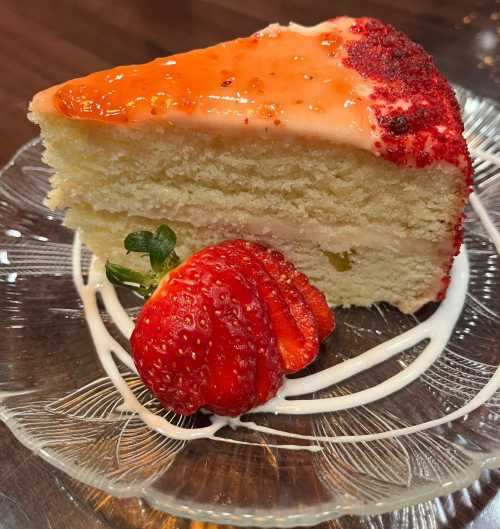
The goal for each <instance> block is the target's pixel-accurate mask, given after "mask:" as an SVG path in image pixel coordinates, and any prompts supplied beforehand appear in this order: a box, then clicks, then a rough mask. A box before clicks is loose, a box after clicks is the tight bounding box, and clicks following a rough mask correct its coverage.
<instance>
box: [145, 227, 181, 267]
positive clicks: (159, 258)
mask: <svg viewBox="0 0 500 529" xmlns="http://www.w3.org/2000/svg"><path fill="white" fill-rule="evenodd" d="M176 242H177V237H176V235H175V233H174V232H173V231H172V230H171V229H170V228H169V227H168V226H167V225H166V224H160V226H158V228H157V230H156V231H155V233H154V235H153V236H152V238H151V241H150V243H149V260H150V262H151V268H152V269H153V270H154V271H155V272H163V271H164V268H165V267H164V265H165V261H166V260H167V257H169V255H170V254H171V253H172V252H173V251H174V248H175V244H176Z"/></svg>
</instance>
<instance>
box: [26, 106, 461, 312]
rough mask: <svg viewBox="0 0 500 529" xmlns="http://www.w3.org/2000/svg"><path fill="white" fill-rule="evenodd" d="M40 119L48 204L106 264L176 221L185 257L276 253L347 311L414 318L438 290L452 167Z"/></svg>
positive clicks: (325, 146) (455, 202) (454, 193)
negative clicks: (216, 249) (228, 249)
mask: <svg viewBox="0 0 500 529" xmlns="http://www.w3.org/2000/svg"><path fill="white" fill-rule="evenodd" d="M32 119H34V120H35V121H36V122H38V123H39V124H40V125H41V128H42V135H43V138H44V143H45V146H46V149H47V150H46V153H45V161H46V162H47V163H48V164H49V165H50V166H52V167H53V168H54V169H55V176H54V177H53V179H52V185H53V191H52V193H51V194H50V197H49V200H48V204H49V206H50V207H53V208H69V213H68V218H67V223H68V225H69V226H71V227H73V228H80V229H82V230H83V232H84V240H85V241H86V242H87V243H88V244H89V246H90V248H91V249H92V250H93V251H95V252H96V253H97V254H98V255H99V256H100V257H102V258H106V257H108V256H109V255H113V257H114V258H117V257H118V255H117V253H116V251H117V249H118V248H119V247H120V240H121V238H123V236H124V235H126V233H127V231H130V230H132V229H144V228H148V229H153V228H154V227H156V225H157V224H158V223H159V222H160V221H168V223H170V224H171V225H172V227H173V228H174V229H176V230H177V231H179V233H178V235H179V240H180V244H181V250H182V252H183V253H184V255H187V254H188V253H189V252H191V251H193V250H195V249H199V248H200V247H201V246H203V245H204V244H207V243H211V242H216V241H219V240H221V239H224V238H230V237H243V238H248V239H252V240H258V241H261V242H263V243H266V244H269V245H273V246H276V247H278V248H279V249H281V250H282V251H284V253H285V254H286V256H287V258H289V259H291V260H292V261H293V262H295V263H296V264H297V266H298V267H299V268H300V269H302V270H303V271H305V272H306V273H308V274H309V275H310V276H311V277H312V278H313V280H314V282H315V283H316V285H317V286H318V287H319V288H321V289H322V290H323V291H325V293H326V294H327V295H328V298H329V299H330V300H331V301H332V302H334V303H337V304H345V305H351V304H354V305H370V304H372V303H374V302H379V301H388V302H390V303H392V304H394V305H396V306H398V307H400V308H401V310H403V311H406V312H408V311H413V310H416V309H417V308H418V307H420V306H421V305H422V304H423V303H425V302H426V301H428V300H432V299H435V297H436V295H437V293H438V291H439V290H440V288H441V279H442V277H443V274H444V273H445V270H446V269H447V267H448V265H449V261H450V253H451V251H452V246H453V235H454V233H453V232H454V226H455V225H456V223H457V219H458V217H459V215H460V213H461V211H462V208H463V197H464V196H465V189H464V188H465V183H464V177H463V175H462V173H461V172H460V171H459V170H458V169H457V168H455V167H452V166H450V165H447V164H441V165H439V166H434V167H431V168H425V169H410V168H402V167H398V166H396V165H394V164H392V163H390V162H388V161H386V160H383V159H381V158H377V157H376V156H374V155H373V154H372V153H370V152H367V151H362V150H359V149H356V148H354V147H348V146H343V145H334V144H331V143H327V142H320V141H314V142H313V141H311V140H307V139H305V138H297V137H285V136H283V137H281V138H278V137H274V138H272V139H271V138H265V137H263V136H262V134H250V133H244V132H242V133H241V134H239V135H226V136H224V135H217V134H214V133H213V131H212V132H211V133H209V132H203V131H196V130H190V131H188V130H185V129H179V128H175V127H173V126H171V125H169V124H168V122H161V123H156V124H155V125H153V124H151V123H145V124H142V125H140V126H131V125H126V126H125V125H105V124H101V123H96V122H92V121H84V120H69V119H67V118H65V117H63V116H60V115H54V114H44V115H40V114H38V115H32ZM345 252H347V253H348V254H349V267H350V269H349V270H345V271H343V272H340V271H339V270H337V269H336V268H335V266H334V264H335V263H336V261H338V259H339V256H340V258H341V259H342V258H344V257H345V255H344V253H345ZM332 262H333V263H334V264H332ZM337 264H338V263H337Z"/></svg>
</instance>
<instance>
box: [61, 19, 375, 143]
mask: <svg viewBox="0 0 500 529" xmlns="http://www.w3.org/2000/svg"><path fill="white" fill-rule="evenodd" d="M342 35H345V36H346V37H347V38H349V39H351V40H352V39H355V38H357V37H356V36H355V35H353V34H352V33H350V34H349V32H348V31H347V28H346V30H345V31H344V30H340V31H339V30H338V29H337V28H335V30H333V26H332V31H331V32H323V33H318V34H314V35H305V34H301V33H298V32H294V31H276V32H265V31H264V32H260V33H257V34H255V35H253V36H251V37H248V38H241V39H236V40H233V41H230V42H227V43H222V44H219V45H217V46H213V47H211V48H206V49H202V50H194V51H191V52H189V53H182V54H178V55H173V56H170V57H167V58H160V59H156V60H154V61H152V62H150V63H147V64H142V65H132V66H120V67H117V68H113V69H110V70H106V71H102V72H97V73H94V74H91V75H88V76H87V77H83V78H80V79H75V80H73V81H69V82H67V83H65V84H63V85H61V86H60V87H59V89H58V90H57V91H56V92H55V95H54V101H53V102H54V105H55V107H56V108H57V109H58V110H59V111H60V112H62V113H63V114H65V115H66V116H68V117H72V118H80V119H92V120H99V121H106V122H114V123H131V122H138V121H142V120H144V119H152V118H156V117H163V118H167V119H168V118H172V119H173V118H174V116H179V113H181V114H183V115H189V116H190V117H202V118H203V117H205V118H211V119H212V120H217V118H221V119H223V120H224V121H225V122H226V123H227V121H228V120H231V119H233V120H236V121H237V122H239V123H240V124H245V125H248V124H257V123H256V120H258V122H259V123H260V124H264V126H266V127H267V126H269V127H279V126H280V125H283V126H286V125H287V124H288V123H293V124H297V123H301V124H307V127H308V128H310V129H311V130H314V129H315V128H316V129H317V128H318V127H319V128H320V129H321V128H322V129H326V127H328V128H331V127H332V126H341V127H347V128H348V129H349V130H351V131H352V133H353V134H355V135H357V136H358V137H359V136H360V135H361V136H363V138H362V140H361V141H362V142H364V143H365V145H364V146H366V147H368V146H369V145H371V144H372V140H371V136H372V130H373V127H372V123H371V117H370V116H371V113H370V111H369V104H370V101H369V99H368V97H366V96H363V95H361V94H360V93H358V88H359V86H360V85H361V86H366V80H364V79H363V78H362V77H361V76H360V75H359V73H358V72H356V71H355V70H353V69H350V68H346V67H345V66H344V65H343V64H342V58H343V57H344V56H345V49H344V44H345V42H344V38H343V36H342ZM291 87H292V89H291ZM358 139H359V138H358Z"/></svg>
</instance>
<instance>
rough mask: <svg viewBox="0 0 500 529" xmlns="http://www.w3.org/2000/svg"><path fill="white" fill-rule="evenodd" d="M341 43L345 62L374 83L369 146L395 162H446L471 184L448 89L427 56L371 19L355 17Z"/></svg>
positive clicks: (458, 120)
mask: <svg viewBox="0 0 500 529" xmlns="http://www.w3.org/2000/svg"><path fill="white" fill-rule="evenodd" d="M351 31H352V32H353V33H355V34H357V35H359V36H360V38H359V39H358V40H353V41H350V42H348V43H346V48H347V57H345V58H344V60H343V63H344V65H345V66H347V67H350V68H354V69H355V70H356V71H357V72H358V73H360V74H361V75H362V76H363V77H365V78H368V79H371V80H373V81H375V82H380V85H378V86H377V87H376V88H375V90H374V92H373V94H372V95H371V98H372V99H373V101H374V105H373V110H374V113H375V116H376V118H377V121H378V124H379V126H380V127H381V130H382V134H381V138H380V141H379V142H376V143H375V149H376V150H377V151H378V152H379V154H380V155H381V156H383V157H384V158H386V159H388V160H391V161H392V162H394V163H396V164H399V165H406V164H408V162H409V160H411V161H413V162H414V164H415V165H416V166H417V167H425V166H428V165H431V164H432V163H435V162H439V161H446V162H449V163H451V164H452V165H455V166H457V167H459V168H460V169H462V171H463V172H464V174H465V175H466V176H467V185H471V184H472V179H471V177H472V165H471V161H470V158H469V154H468V152H467V146H466V143H465V140H464V139H463V137H462V133H463V124H462V120H461V117H460V110H459V107H458V103H457V101H456V99H455V96H454V94H453V91H452V89H451V87H450V85H449V84H448V82H447V81H446V79H445V78H444V77H443V76H442V75H441V74H440V73H439V71H438V70H437V68H436V66H435V65H434V62H433V60H432V57H431V56H430V55H429V54H428V53H426V52H425V50H424V49H423V48H422V46H420V45H418V44H415V43H414V42H412V41H411V40H410V39H409V38H408V37H407V36H406V35H405V34H404V33H401V32H400V31H396V29H394V27H392V26H391V25H389V24H384V23H383V22H381V21H380V20H377V19H373V18H359V19H356V23H355V24H353V26H352V27H351Z"/></svg>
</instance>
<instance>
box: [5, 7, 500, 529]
mask: <svg viewBox="0 0 500 529" xmlns="http://www.w3.org/2000/svg"><path fill="white" fill-rule="evenodd" d="M344 14H346V15H351V16H375V17H379V18H382V19H383V20H385V21H387V22H390V23H392V24H394V25H395V26H397V27H398V28H399V29H401V30H403V31H405V32H406V33H408V34H409V35H410V36H411V37H412V38H413V39H414V40H416V41H417V42H419V43H421V44H422V45H424V47H425V48H426V49H427V51H429V52H430V53H431V54H432V55H433V56H434V57H435V60H436V63H437V64H438V66H439V67H440V69H441V70H442V71H443V73H444V74H445V75H447V76H448V78H449V79H450V81H452V82H454V83H458V84H461V85H463V86H465V87H467V88H469V89H471V90H473V91H475V92H476V93H477V94H480V95H483V96H488V97H491V98H494V99H497V100H500V90H499V86H500V69H499V68H500V63H499V50H500V44H499V42H500V0H485V1H479V0H468V1H465V0H458V1H457V0H441V1H436V0H399V1H397V0H365V1H363V0H358V1H347V0H337V1H327V0H309V1H307V0H246V1H243V0H235V1H232V0H183V1H170V0H133V1H131V0H122V1H117V0H0V109H1V111H2V115H1V119H0V164H1V165H3V164H4V163H6V162H7V161H8V159H9V158H10V157H11V156H12V155H13V154H14V152H15V150H16V149H17V148H18V147H20V146H21V145H22V144H23V143H25V142H26V141H27V140H29V139H30V138H32V137H33V136H35V135H37V130H36V128H35V127H34V126H33V125H32V124H30V123H29V122H28V121H27V120H26V118H25V114H26V109H27V104H28V102H29V100H30V99H31V97H32V95H33V94H34V93H35V92H36V91H38V90H40V89H42V88H45V87H47V86H49V85H51V84H54V83H58V82H61V81H64V80H66V79H68V78H71V77H76V76H80V75H84V74H86V73H89V72H91V71H93V70H96V69H103V68H108V67H110V66H112V65H116V64H127V63H140V62H144V61H147V60H150V59H152V58H154V57H156V56H161V55H168V54H170V53H175V52H179V51H184V50H188V49H191V48H195V47H203V46H207V45H210V44H214V43H216V42H218V41H221V40H228V39H232V38H234V37H237V36H244V35H248V34H250V33H252V32H254V31H256V30H258V29H261V28H262V27H264V26H266V25H267V24H269V23H271V22H276V21H279V22H281V23H288V22H289V21H290V20H293V21H294V22H298V23H301V24H305V25H311V24H315V23H318V22H320V21H322V20H324V19H327V18H331V17H333V16H337V15H344ZM499 476H500V474H498V473H492V474H488V475H484V476H483V480H482V482H481V483H480V484H476V487H475V488H471V489H469V491H466V492H464V493H462V494H461V495H460V494H459V495H455V498H456V500H455V503H456V512H455V514H454V516H453V517H452V521H451V522H450V523H449V524H448V525H447V526H446V527H449V528H456V529H458V528H467V529H498V528H500V494H497V491H498V488H499V486H500V477H499ZM74 486H75V485H74V484H71V483H69V484H67V483H66V481H65V478H64V477H63V476H62V475H61V474H60V473H58V472H56V471H55V470H53V469H51V468H50V467H49V466H48V465H47V464H46V463H44V462H42V461H41V460H39V459H37V458H36V457H35V456H33V455H32V454H30V453H29V452H28V451H27V450H26V449H24V448H22V447H21V446H20V445H18V444H17V443H16V442H15V441H14V440H13V437H12V436H11V434H10V433H8V431H7V430H6V428H5V427H3V426H0V529H32V528H34V529H63V528H71V529H77V528H85V529H94V528H103V527H105V525H103V521H99V520H103V518H102V517H101V516H95V514H94V509H93V508H90V509H89V508H87V507H86V505H85V501H83V504H82V502H81V498H87V499H88V500H89V502H90V503H92V505H93V506H94V507H97V510H98V511H99V512H102V513H103V516H104V513H105V512H108V511H109V504H113V505H114V509H115V510H114V512H115V513H116V512H118V511H119V510H120V504H119V502H118V503H117V502H116V501H115V500H110V499H109V498H108V499H106V497H105V496H104V495H101V496H102V497H101V496H100V495H99V493H97V492H93V491H89V490H86V491H85V492H82V491H80V496H79V498H80V500H78V501H77V500H76V499H75V497H74V493H73V492H71V491H72V490H73V488H72V487H74ZM91 499H92V501H91ZM447 501H448V500H447ZM101 503H102V505H101ZM106 505H107V507H106ZM106 509H108V511H106ZM105 517H106V516H105ZM113 518H114V519H115V521H116V519H118V518H117V517H116V516H115V517H113ZM164 522H165V524H167V525H164ZM380 523H383V521H382V522H380ZM378 524H379V522H377V525H365V524H364V523H363V525H361V524H360V523H358V522H357V521H352V524H351V522H349V524H345V523H344V522H343V523H342V525H337V523H336V522H334V523H333V524H331V525H330V527H331V528H337V527H339V528H340V527H342V528H343V527H351V526H352V527H353V528H354V527H361V526H362V527H376V528H377V529H379V528H381V527H382V526H381V525H378ZM167 526H168V527H169V528H170V529H174V528H176V527H184V526H187V524H186V523H185V522H182V521H178V522H177V521H175V520H174V519H170V521H168V520H167V521H165V518H164V517H163V518H162V520H161V521H160V520H159V519H158V523H153V525H150V527H151V528H152V529H157V528H158V529H160V528H161V527H167ZM106 527H107V525H106ZM113 527H120V528H121V527H123V525H122V524H121V523H118V525H113ZM324 527H325V528H326V527H328V526H327V524H324ZM401 529H413V528H412V527H410V526H408V527H404V528H403V527H402V528H401ZM429 529H431V527H429Z"/></svg>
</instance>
